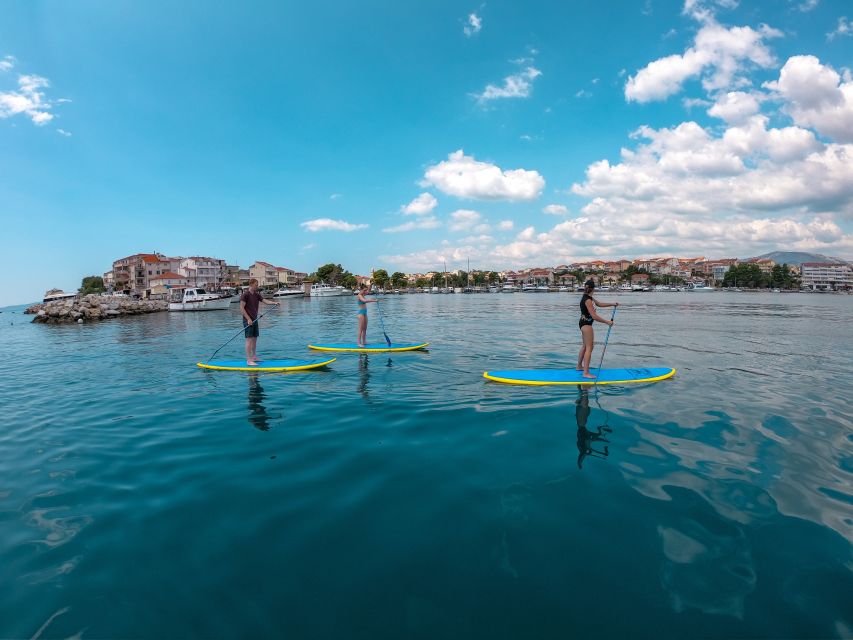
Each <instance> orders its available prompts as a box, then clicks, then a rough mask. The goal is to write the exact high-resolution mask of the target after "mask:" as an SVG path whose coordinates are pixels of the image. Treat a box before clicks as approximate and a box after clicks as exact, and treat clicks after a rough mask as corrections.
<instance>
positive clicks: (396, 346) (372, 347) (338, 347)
mask: <svg viewBox="0 0 853 640" xmlns="http://www.w3.org/2000/svg"><path fill="white" fill-rule="evenodd" d="M428 344H429V342H392V343H391V346H390V347H389V346H388V344H387V343H385V342H375V343H373V344H367V345H365V346H363V347H359V346H358V345H357V344H356V343H355V342H326V343H322V344H309V345H308V348H309V349H314V350H315V351H349V352H351V353H378V352H382V351H417V350H418V349H423V348H424V347H426V346H427V345H428Z"/></svg>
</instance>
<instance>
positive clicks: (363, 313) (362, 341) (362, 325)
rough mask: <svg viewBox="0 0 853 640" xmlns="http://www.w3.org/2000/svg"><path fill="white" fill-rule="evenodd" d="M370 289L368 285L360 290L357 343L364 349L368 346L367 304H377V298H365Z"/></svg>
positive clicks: (363, 285) (364, 285)
mask: <svg viewBox="0 0 853 640" xmlns="http://www.w3.org/2000/svg"><path fill="white" fill-rule="evenodd" d="M369 292H370V289H369V288H368V286H367V285H366V284H362V285H361V286H360V287H359V289H358V300H357V303H358V312H357V313H356V315H357V316H358V334H357V336H356V339H355V342H356V344H357V345H358V346H359V347H362V348H363V347H364V346H365V345H366V344H367V303H368V302H376V299H375V298H365V297H364V296H366V295H367V294H368V293H369Z"/></svg>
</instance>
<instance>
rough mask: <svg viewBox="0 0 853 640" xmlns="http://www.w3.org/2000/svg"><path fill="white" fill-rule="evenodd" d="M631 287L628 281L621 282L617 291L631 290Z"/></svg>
mask: <svg viewBox="0 0 853 640" xmlns="http://www.w3.org/2000/svg"><path fill="white" fill-rule="evenodd" d="M633 290H634V289H633V287H631V283H630V282H623V283H622V284H620V285H619V291H633Z"/></svg>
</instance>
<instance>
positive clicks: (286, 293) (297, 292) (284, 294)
mask: <svg viewBox="0 0 853 640" xmlns="http://www.w3.org/2000/svg"><path fill="white" fill-rule="evenodd" d="M304 295H305V291H303V290H302V289H291V288H289V287H286V288H284V289H279V290H278V291H276V292H275V293H274V294H272V297H273V298H290V297H292V296H304Z"/></svg>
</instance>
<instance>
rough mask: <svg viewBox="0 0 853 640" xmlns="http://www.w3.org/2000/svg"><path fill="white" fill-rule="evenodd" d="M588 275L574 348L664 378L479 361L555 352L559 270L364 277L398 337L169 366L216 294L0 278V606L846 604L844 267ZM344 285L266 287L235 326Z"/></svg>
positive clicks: (251, 608)
mask: <svg viewBox="0 0 853 640" xmlns="http://www.w3.org/2000/svg"><path fill="white" fill-rule="evenodd" d="M600 297H601V298H602V299H606V298H607V296H606V295H605V294H601V296H600ZM616 297H618V299H619V301H620V302H621V303H623V305H624V306H620V308H619V311H618V313H617V317H616V321H617V324H616V326H615V327H614V330H613V333H612V335H611V338H610V343H609V346H608V348H607V354H606V359H605V366H608V365H609V366H612V367H630V366H638V365H643V366H673V367H676V368H677V369H678V374H677V375H676V377H675V378H673V379H671V380H666V381H663V382H660V383H657V384H651V385H639V386H634V387H602V388H600V390H599V391H598V392H596V391H595V390H593V391H591V392H589V393H588V394H583V393H581V392H579V391H578V389H577V388H575V387H567V388H548V387H545V388H536V387H510V386H505V385H499V384H497V383H491V382H487V381H485V380H483V378H482V372H483V371H484V370H487V369H511V368H531V367H539V366H542V367H546V366H552V367H563V366H571V365H572V363H573V362H574V359H575V357H576V354H577V349H578V346H579V335H578V333H579V332H578V329H577V322H576V316H577V301H578V298H577V296H576V295H574V294H548V295H544V294H543V295H531V294H527V295H523V294H516V295H475V296H462V295H454V296H440V295H433V296H429V295H418V296H398V297H390V298H387V299H385V300H384V301H383V303H382V305H383V310H384V312H385V319H386V328H387V330H388V333H389V335H390V336H391V337H392V339H394V340H399V341H402V340H413V341H414V340H418V341H420V340H429V341H430V342H431V343H432V344H431V345H430V348H429V351H427V352H415V353H401V354H393V355H391V356H390V357H389V356H388V355H380V354H370V355H368V356H364V355H362V356H359V355H348V354H341V355H340V356H339V357H338V360H337V361H336V362H335V363H333V365H332V366H331V367H329V368H328V369H327V370H320V371H314V372H305V373H293V374H275V373H258V374H251V373H235V372H215V371H203V370H200V369H198V368H196V367H195V362H196V361H197V360H198V359H200V358H204V357H207V356H209V355H210V354H211V353H212V352H213V351H214V349H216V348H217V347H218V346H220V345H221V344H222V342H224V341H225V340H226V339H227V338H228V337H229V336H230V335H232V333H234V332H236V331H237V330H238V329H239V327H240V321H239V317H238V314H237V313H236V311H235V310H232V311H223V312H210V313H197V314H192V313H187V314H167V313H161V314H155V315H151V316H144V317H133V318H127V319H120V320H114V321H109V322H104V323H101V324H90V325H82V326H78V325H70V326H46V325H33V324H30V323H29V320H30V318H29V317H24V316H21V315H20V308H19V309H18V313H14V314H13V313H12V312H11V311H10V310H8V309H7V310H6V311H5V312H4V313H2V314H0V403H2V406H3V408H4V409H3V416H4V420H3V429H2V431H0V540H2V545H1V546H0V568H2V569H0V571H2V574H0V575H2V580H0V637H3V638H6V637H13V638H17V637H27V638H29V637H32V636H34V635H36V634H38V633H40V634H41V636H40V637H42V638H49V637H69V636H75V635H79V636H80V637H83V638H103V637H123V638H167V637H168V638H174V637H269V636H280V637H284V636H286V637H293V638H425V639H426V638H437V637H442V638H515V637H537V638H567V637H611V638H629V637H630V638H684V637H706V638H729V637H741V638H745V637H749V638H753V637H755V638H777V637H788V638H805V637H845V636H846V637H850V636H851V635H853V605H851V602H853V597H851V594H853V546H851V541H853V486H852V485H851V480H853V412H851V403H850V398H851V395H852V394H853V372H852V371H851V362H853V321H851V320H853V296H832V295H805V294H775V295H774V294H745V293H743V294H736V293H732V294H725V293H660V294H651V293H646V294H623V295H619V296H616V295H612V296H610V298H616ZM234 306H235V307H236V305H234ZM606 311H609V310H606ZM374 312H375V310H374V309H371V318H370V322H371V325H370V329H369V334H368V337H369V339H370V340H371V341H376V340H380V339H381V334H380V333H379V332H378V328H379V326H378V323H377V318H376V317H375V316H374V315H372V314H373V313H374ZM354 313H355V307H354V304H353V303H352V301H351V300H348V299H328V300H310V299H309V300H301V299H300V300H285V301H283V308H282V310H281V311H278V312H273V313H270V314H269V315H268V316H267V317H266V318H264V319H263V320H262V328H261V337H260V341H259V353H260V354H261V355H262V356H267V357H279V358H292V357H295V358H302V357H306V358H311V357H316V354H312V353H311V352H309V351H308V350H307V349H306V348H305V345H307V344H308V343H309V342H312V341H326V342H329V341H343V340H346V341H349V340H354V339H355V316H354ZM598 335H599V337H600V338H601V337H603V331H602V330H601V328H600V327H599V328H598ZM240 343H241V340H240V339H239V338H238V339H237V340H235V341H234V342H233V343H231V345H229V347H227V348H226V349H224V350H223V351H222V352H221V353H220V354H219V356H218V357H223V358H234V357H239V356H240V353H241V349H242V345H241V344H240ZM598 354H599V352H598V351H597V352H596V355H595V356H594V358H593V361H594V362H595V361H597V357H598ZM579 424H580V425H582V426H583V425H585V428H579ZM602 438H603V439H602ZM588 450H589V451H590V452H589V453H587V454H586V455H584V456H583V457H582V459H581V460H580V461H579V455H580V452H581V451H583V452H585V453H586V452H587V451H588ZM596 452H597V453H596Z"/></svg>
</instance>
